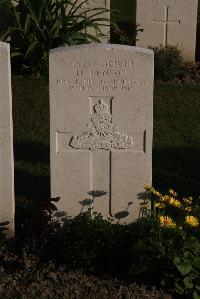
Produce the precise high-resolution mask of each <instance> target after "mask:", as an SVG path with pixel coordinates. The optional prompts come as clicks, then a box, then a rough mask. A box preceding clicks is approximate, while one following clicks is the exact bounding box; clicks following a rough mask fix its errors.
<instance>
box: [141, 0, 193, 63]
mask: <svg viewBox="0 0 200 299" xmlns="http://www.w3.org/2000/svg"><path fill="white" fill-rule="evenodd" d="M197 7H198V0H138V1H137V23H138V24H140V27H141V28H142V29H144V31H143V32H140V33H139V34H138V36H137V38H138V41H137V46H139V47H149V46H152V47H156V46H160V45H161V44H162V45H164V46H166V45H167V44H168V45H175V46H176V45H178V46H179V47H180V48H181V50H182V54H183V57H184V58H185V59H186V60H191V61H192V60H194V59H195V47H196V27H197Z"/></svg>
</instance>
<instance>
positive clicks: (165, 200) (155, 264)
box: [130, 186, 200, 299]
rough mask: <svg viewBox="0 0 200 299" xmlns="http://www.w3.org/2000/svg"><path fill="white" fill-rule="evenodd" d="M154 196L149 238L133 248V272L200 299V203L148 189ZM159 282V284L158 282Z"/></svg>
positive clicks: (171, 191)
mask: <svg viewBox="0 0 200 299" xmlns="http://www.w3.org/2000/svg"><path fill="white" fill-rule="evenodd" d="M145 189H146V192H148V193H151V194H152V197H153V198H152V201H153V211H152V212H151V215H152V216H151V219H149V220H147V221H151V222H150V223H151V226H149V234H148V235H146V236H145V237H144V238H143V239H142V240H139V241H138V242H137V243H136V244H134V245H133V247H132V258H133V262H132V265H131V268H130V272H131V273H132V274H135V275H142V276H145V275H146V277H147V278H148V276H149V275H150V274H151V277H155V280H157V282H158V281H159V282H160V283H161V284H162V285H163V286H165V287H167V288H171V289H172V288H174V289H175V290H176V292H177V293H179V294H181V295H184V296H187V297H188V298H194V299H198V298H200V292H199V291H200V283H199V282H200V240H199V233H200V228H199V227H200V222H199V218H200V210H199V204H198V200H194V199H193V198H192V197H188V198H181V197H180V196H179V195H178V194H177V192H175V191H174V190H172V189H170V190H169V193H168V194H166V195H163V194H161V193H160V192H158V191H156V190H155V189H154V188H152V187H149V186H145ZM155 282H156V281H155Z"/></svg>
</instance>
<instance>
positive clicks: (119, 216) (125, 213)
mask: <svg viewBox="0 0 200 299" xmlns="http://www.w3.org/2000/svg"><path fill="white" fill-rule="evenodd" d="M132 204H133V202H129V203H128V204H127V208H126V209H125V210H124V211H120V212H117V213H116V214H115V215H114V218H115V219H117V220H118V221H117V223H120V221H121V220H122V219H125V218H126V217H128V215H129V211H128V209H129V207H130V206H131V205H132Z"/></svg>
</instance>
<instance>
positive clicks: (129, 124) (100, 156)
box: [50, 44, 153, 223]
mask: <svg viewBox="0 0 200 299" xmlns="http://www.w3.org/2000/svg"><path fill="white" fill-rule="evenodd" d="M50 123H51V191H52V194H51V195H52V197H61V200H60V201H59V202H58V205H57V206H58V210H59V211H61V212H62V211H64V212H66V213H67V214H68V215H70V216H75V215H77V214H78V213H79V212H81V211H85V210H87V208H88V206H90V205H91V206H93V207H94V210H95V211H97V212H100V213H102V214H103V216H105V217H107V216H113V217H115V219H116V221H118V220H120V221H121V222H126V223H130V222H132V221H133V220H135V219H136V218H138V217H139V216H140V215H141V213H142V210H141V206H140V204H141V202H143V200H142V198H143V196H144V194H142V192H143V185H144V184H151V171H152V166H151V164H152V133H153V52H152V51H151V50H147V49H141V48H136V47H130V46H119V45H95V44H94V45H82V46H72V47H66V48H59V49H55V50H52V51H51V52H50ZM95 190H103V191H105V192H106V194H105V193H103V192H102V193H101V192H92V193H91V194H90V195H88V192H89V191H95ZM100 195H102V196H100ZM95 196H97V197H96V199H95V200H94V202H93V197H95Z"/></svg>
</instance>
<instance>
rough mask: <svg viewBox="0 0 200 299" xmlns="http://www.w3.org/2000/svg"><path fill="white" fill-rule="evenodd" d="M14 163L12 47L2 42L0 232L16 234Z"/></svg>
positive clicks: (0, 47)
mask: <svg viewBox="0 0 200 299" xmlns="http://www.w3.org/2000/svg"><path fill="white" fill-rule="evenodd" d="M14 212H15V203H14V161H13V125H12V94H11V68H10V46H9V44H7V43H2V42H0V231H3V232H4V233H5V234H6V235H7V237H11V236H13V234H14Z"/></svg>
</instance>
